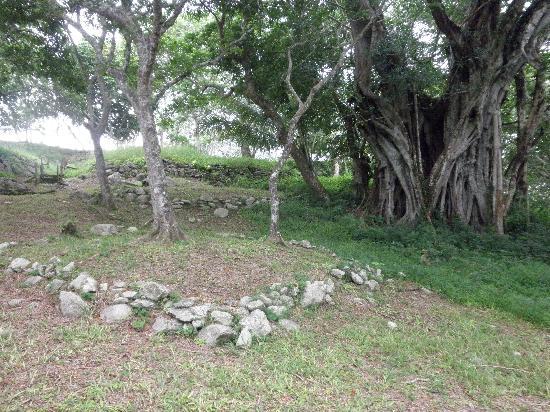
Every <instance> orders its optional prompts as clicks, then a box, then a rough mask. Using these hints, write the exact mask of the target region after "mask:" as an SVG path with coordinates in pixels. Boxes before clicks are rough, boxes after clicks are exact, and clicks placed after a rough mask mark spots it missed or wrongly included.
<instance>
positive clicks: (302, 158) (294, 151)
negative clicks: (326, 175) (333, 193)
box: [290, 144, 329, 202]
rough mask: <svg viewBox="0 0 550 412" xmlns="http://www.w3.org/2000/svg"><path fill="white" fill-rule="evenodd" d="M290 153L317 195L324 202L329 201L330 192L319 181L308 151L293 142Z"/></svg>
mask: <svg viewBox="0 0 550 412" xmlns="http://www.w3.org/2000/svg"><path fill="white" fill-rule="evenodd" d="M290 155H291V156H292V158H293V159H294V161H295V162H296V167H297V168H298V170H299V171H300V174H301V175H302V177H303V179H304V181H305V182H306V184H307V185H308V186H309V188H310V189H311V191H312V192H313V194H314V195H315V197H316V198H317V199H319V200H322V201H324V202H328V201H329V196H328V193H327V191H326V189H325V188H324V187H323V185H322V184H321V182H320V181H319V177H318V176H317V174H316V173H315V170H313V166H312V164H311V162H310V161H309V158H308V156H307V154H306V152H305V151H304V150H303V149H300V148H299V147H298V146H296V144H292V146H291V147H290Z"/></svg>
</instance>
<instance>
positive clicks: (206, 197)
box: [199, 193, 214, 202]
mask: <svg viewBox="0 0 550 412" xmlns="http://www.w3.org/2000/svg"><path fill="white" fill-rule="evenodd" d="M199 200H201V201H203V202H213V201H214V198H213V197H212V196H211V195H209V194H208V193H203V194H202V195H200V197H199Z"/></svg>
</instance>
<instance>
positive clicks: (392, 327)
mask: <svg viewBox="0 0 550 412" xmlns="http://www.w3.org/2000/svg"><path fill="white" fill-rule="evenodd" d="M388 328H390V329H395V328H397V323H395V322H392V321H391V320H390V321H388Z"/></svg>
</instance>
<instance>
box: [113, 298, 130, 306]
mask: <svg viewBox="0 0 550 412" xmlns="http://www.w3.org/2000/svg"><path fill="white" fill-rule="evenodd" d="M128 302H129V300H128V299H127V298H125V297H122V296H119V297H116V298H115V299H114V300H113V304H114V305H119V304H121V303H128Z"/></svg>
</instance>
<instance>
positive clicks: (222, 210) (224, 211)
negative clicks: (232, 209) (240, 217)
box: [214, 207, 229, 218]
mask: <svg viewBox="0 0 550 412" xmlns="http://www.w3.org/2000/svg"><path fill="white" fill-rule="evenodd" d="M228 215H229V210H227V209H226V208H224V207H218V208H217V209H216V210H214V216H216V217H221V218H226V217H227V216H228Z"/></svg>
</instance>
